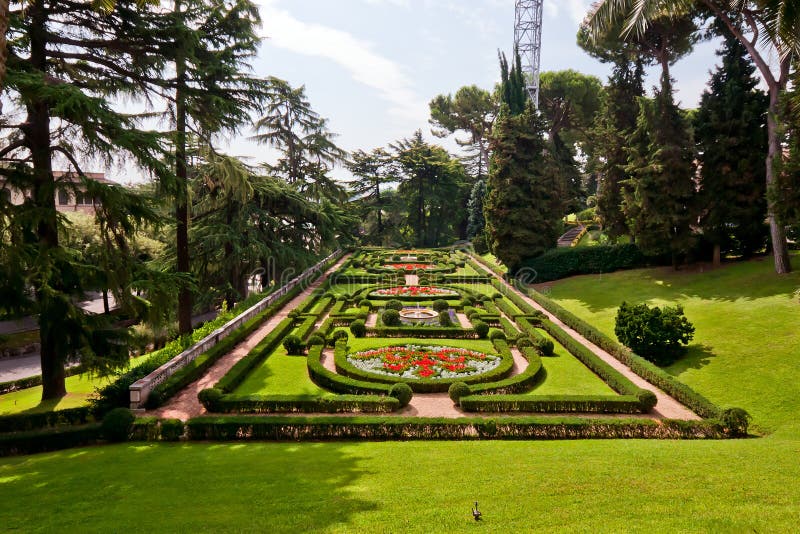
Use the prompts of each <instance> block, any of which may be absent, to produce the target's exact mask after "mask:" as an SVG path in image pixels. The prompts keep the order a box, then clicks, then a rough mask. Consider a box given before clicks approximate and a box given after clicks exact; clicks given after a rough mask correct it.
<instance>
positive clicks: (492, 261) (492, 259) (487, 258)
mask: <svg viewBox="0 0 800 534" xmlns="http://www.w3.org/2000/svg"><path fill="white" fill-rule="evenodd" d="M481 258H483V261H484V262H486V263H488V264H489V265H493V266H494V267H496V268H497V269H499V270H500V271H502V272H506V271H507V270H508V269H507V268H506V266H505V265H503V264H502V263H500V260H498V259H497V257H496V256H495V255H494V254H490V253H487V254H483V255H481Z"/></svg>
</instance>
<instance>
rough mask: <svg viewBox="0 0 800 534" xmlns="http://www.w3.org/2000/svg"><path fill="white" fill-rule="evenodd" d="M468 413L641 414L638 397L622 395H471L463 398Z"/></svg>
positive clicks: (463, 405)
mask: <svg viewBox="0 0 800 534" xmlns="http://www.w3.org/2000/svg"><path fill="white" fill-rule="evenodd" d="M461 408H462V409H463V410H464V411H467V412H488V413H499V412H528V413H573V412H574V413H624V414H635V413H642V405H641V403H640V402H639V399H638V398H637V397H634V396H632V395H622V396H619V397H613V396H609V395H542V396H532V395H472V396H469V397H462V398H461Z"/></svg>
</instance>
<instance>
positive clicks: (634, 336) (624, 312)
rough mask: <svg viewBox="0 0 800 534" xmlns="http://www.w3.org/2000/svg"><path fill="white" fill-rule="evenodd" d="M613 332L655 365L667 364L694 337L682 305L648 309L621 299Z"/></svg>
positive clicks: (675, 357)
mask: <svg viewBox="0 0 800 534" xmlns="http://www.w3.org/2000/svg"><path fill="white" fill-rule="evenodd" d="M614 333H615V334H616V335H617V338H618V339H619V340H620V342H622V343H623V344H624V345H625V346H627V347H628V348H630V349H631V350H632V351H634V352H635V353H637V354H638V355H640V356H642V357H643V358H645V359H647V360H650V361H651V362H653V363H655V364H656V365H669V364H670V363H672V362H674V361H675V360H676V359H678V357H680V356H681V355H682V354H683V353H684V352H685V345H687V344H688V343H689V341H691V340H692V338H693V337H694V326H692V324H691V323H690V322H689V320H688V319H687V318H686V317H685V316H684V315H683V307H681V306H680V305H678V306H675V307H674V308H669V307H664V308H663V309H661V308H658V307H657V306H656V307H653V308H650V307H649V306H648V305H647V304H638V305H635V306H634V305H630V304H628V303H627V302H623V303H622V305H621V306H620V307H619V311H618V312H617V320H616V327H615V328H614Z"/></svg>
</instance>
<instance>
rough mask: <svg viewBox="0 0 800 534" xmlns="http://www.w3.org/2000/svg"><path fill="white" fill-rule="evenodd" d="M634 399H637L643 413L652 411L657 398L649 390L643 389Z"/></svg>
mask: <svg viewBox="0 0 800 534" xmlns="http://www.w3.org/2000/svg"><path fill="white" fill-rule="evenodd" d="M636 398H637V399H639V404H641V405H642V410H644V411H645V412H649V411H650V410H652V409H653V408H654V407H655V405H656V404H657V403H658V398H657V397H656V394H655V393H653V392H652V391H650V390H649V389H643V390H641V391H640V392H639V393H637V394H636Z"/></svg>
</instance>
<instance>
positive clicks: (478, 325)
mask: <svg viewBox="0 0 800 534" xmlns="http://www.w3.org/2000/svg"><path fill="white" fill-rule="evenodd" d="M472 328H473V330H475V333H476V334H478V337H479V338H481V339H485V338H486V335H487V334H488V333H489V325H488V324H486V323H484V322H483V321H475V322H474V323H472Z"/></svg>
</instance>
